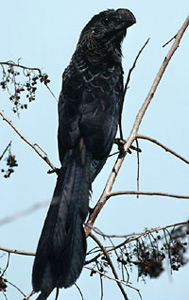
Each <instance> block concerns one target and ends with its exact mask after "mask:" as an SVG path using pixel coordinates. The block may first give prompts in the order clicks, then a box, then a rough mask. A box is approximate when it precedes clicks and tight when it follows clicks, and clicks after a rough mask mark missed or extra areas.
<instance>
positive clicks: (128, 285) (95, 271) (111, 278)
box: [84, 266, 142, 299]
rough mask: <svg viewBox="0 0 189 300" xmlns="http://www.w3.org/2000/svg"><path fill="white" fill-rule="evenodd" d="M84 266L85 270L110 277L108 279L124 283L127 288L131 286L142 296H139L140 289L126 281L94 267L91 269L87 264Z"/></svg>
mask: <svg viewBox="0 0 189 300" xmlns="http://www.w3.org/2000/svg"><path fill="white" fill-rule="evenodd" d="M84 268H85V269H87V270H90V271H92V272H94V273H98V274H100V275H101V276H104V277H106V278H108V279H110V280H114V281H116V282H119V283H121V284H122V285H125V286H127V287H128V288H131V289H133V290H135V291H137V292H138V294H139V296H140V298H141V299H142V296H141V294H140V290H139V289H137V288H136V287H134V286H132V285H130V284H128V283H126V282H125V281H123V280H119V279H115V278H113V277H111V276H108V275H107V274H106V273H103V272H101V271H99V270H96V269H93V268H90V267H87V266H84Z"/></svg>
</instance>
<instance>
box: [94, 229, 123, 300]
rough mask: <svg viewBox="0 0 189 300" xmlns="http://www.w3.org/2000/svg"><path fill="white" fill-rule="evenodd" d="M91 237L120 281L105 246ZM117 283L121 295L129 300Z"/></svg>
mask: <svg viewBox="0 0 189 300" xmlns="http://www.w3.org/2000/svg"><path fill="white" fill-rule="evenodd" d="M90 237H91V238H92V239H93V240H94V241H95V242H96V243H97V245H98V246H99V247H100V249H101V250H102V251H103V253H104V255H105V257H106V259H107V262H108V264H109V266H110V268H111V270H112V273H113V274H114V277H115V279H117V280H119V278H118V275H117V273H116V270H115V268H114V265H113V263H112V261H111V258H110V256H109V254H108V253H107V251H106V249H105V248H104V246H103V245H102V244H101V242H100V241H99V240H98V239H97V237H96V236H95V235H94V234H92V233H90ZM116 282H117V285H118V287H119V289H120V290H121V293H122V294H123V297H124V299H126V300H128V296H127V294H126V292H125V290H124V289H123V287H122V285H121V283H120V282H119V281H116Z"/></svg>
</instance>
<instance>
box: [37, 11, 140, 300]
mask: <svg viewBox="0 0 189 300" xmlns="http://www.w3.org/2000/svg"><path fill="white" fill-rule="evenodd" d="M135 22H136V21H135V17H134V15H133V14H132V13H131V12H130V11H129V10H127V9H118V10H113V9H111V10H106V11H103V12H101V13H99V14H98V15H95V16H94V17H93V18H92V19H91V21H90V22H89V23H88V24H87V25H86V26H85V28H84V29H83V31H82V32H81V35H80V39H79V42H78V44H77V48H76V51H75V53H74V54H73V56H72V59H71V62H70V64H69V66H68V67H67V68H66V70H65V71H64V73H63V85H62V91H61V93H60V97H59V104H58V110H59V129H58V147H59V157H60V161H61V164H62V167H61V170H60V172H59V175H58V179H57V185H56V188H55V191H54V195H53V199H52V202H51V205H50V208H49V211H48V214H47V217H46V220H45V223H44V227H43V230H42V234H41V237H40V240H39V244H38V248H37V253H36V257H35V261H34V266H33V274H32V282H33V288H34V290H35V291H36V292H38V291H41V294H40V295H39V297H38V299H41V300H42V299H46V298H47V297H48V295H49V294H50V293H51V291H52V290H53V289H54V288H56V287H57V288H61V287H64V288H67V287H69V286H71V285H72V284H74V283H75V281H76V280H77V278H78V277H79V275H80V273H81V270H82V267H83V264H84V261H85V255H86V238H85V234H84V229H83V222H84V221H85V219H86V217H87V214H88V206H89V196H90V190H91V185H92V182H93V180H94V179H95V177H96V176H97V174H98V173H99V172H100V170H101V169H102V167H103V165H104V163H105V162H106V160H107V158H108V155H109V153H110V151H111V147H112V144H113V142H114V139H115V135H116V130H117V125H118V119H119V112H120V103H121V99H122V97H123V69H122V64H121V60H122V54H121V42H122V40H123V38H124V36H125V34H126V29H127V28H128V27H129V26H131V25H133V24H134V23H135Z"/></svg>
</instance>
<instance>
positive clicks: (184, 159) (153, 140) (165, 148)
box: [136, 134, 189, 164]
mask: <svg viewBox="0 0 189 300" xmlns="http://www.w3.org/2000/svg"><path fill="white" fill-rule="evenodd" d="M136 138H138V139H143V140H147V141H150V142H152V143H154V144H156V145H158V146H160V147H161V148H163V149H164V150H165V151H167V152H170V153H171V154H173V155H174V156H176V157H177V158H179V159H181V160H182V161H184V162H185V163H187V164H189V160H188V159H186V158H185V157H183V156H181V155H180V154H178V153H177V152H175V151H173V150H172V149H171V148H168V147H167V146H165V145H164V144H162V143H161V142H159V141H158V140H156V139H154V138H151V137H149V136H146V135H143V134H137V136H136Z"/></svg>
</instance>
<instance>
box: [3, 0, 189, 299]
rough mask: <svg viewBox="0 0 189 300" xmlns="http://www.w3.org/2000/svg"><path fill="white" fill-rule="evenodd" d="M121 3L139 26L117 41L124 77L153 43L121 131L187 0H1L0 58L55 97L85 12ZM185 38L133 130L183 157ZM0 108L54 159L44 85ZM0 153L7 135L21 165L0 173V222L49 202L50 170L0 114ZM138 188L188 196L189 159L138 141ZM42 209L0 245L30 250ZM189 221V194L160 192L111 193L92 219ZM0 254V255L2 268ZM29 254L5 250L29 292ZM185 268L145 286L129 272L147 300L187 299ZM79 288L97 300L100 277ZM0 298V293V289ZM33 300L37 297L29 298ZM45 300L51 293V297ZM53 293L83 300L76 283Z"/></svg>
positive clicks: (133, 223) (139, 224)
mask: <svg viewBox="0 0 189 300" xmlns="http://www.w3.org/2000/svg"><path fill="white" fill-rule="evenodd" d="M119 7H120V8H122V7H123V8H128V9H130V10H131V11H132V12H133V13H134V14H135V16H136V19H137V24H136V25H135V26H133V27H131V28H129V29H128V34H127V37H126V39H125V41H124V43H123V56H124V59H123V66H124V70H125V74H127V72H128V69H129V68H130V66H131V65H132V63H133V60H134V58H135V57H136V54H137V53H138V51H139V49H140V48H141V46H142V45H143V44H144V42H145V40H146V39H147V38H148V37H150V38H151V40H150V43H149V44H148V46H147V48H146V49H145V51H144V52H143V54H142V56H141V58H140V61H139V62H138V64H137V68H136V69H135V70H134V72H133V75H132V81H131V82H130V89H129V90H128V94H127V99H126V103H125V108H124V123H123V124H124V125H123V126H124V135H125V138H127V136H128V134H129V130H130V129H131V127H132V124H133V121H134V119H135V116H136V113H137V111H138V109H139V107H140V106H141V104H142V102H143V101H144V99H145V97H146V94H147V92H148V90H149V88H150V86H151V84H152V81H153V79H154V76H155V75H156V73H157V71H158V69H159V66H160V64H161V62H162V60H163V58H164V56H165V55H166V53H167V51H168V49H169V47H170V45H168V46H167V47H165V48H162V45H163V44H164V43H165V42H166V41H168V40H169V39H170V38H171V37H172V36H174V35H175V33H176V32H177V30H178V29H179V28H180V26H181V25H182V23H183V22H184V20H185V18H186V17H187V15H188V8H189V4H188V1H187V0H181V1H177V0H172V1H171V0H167V1H163V0H158V1H150V0H144V1H136V0H132V1H131V0H128V1H124V0H116V1H113V0H103V1H99V0H96V1H94V2H90V1H86V0H80V1H78V2H76V1H73V0H71V1H67V2H64V1H60V0H54V1H49V0H46V1H44V0H41V1H38V0H33V1H31V2H29V1H24V0H17V1H6V2H5V1H3V2H2V3H1V18H0V28H1V50H0V60H1V61H6V60H15V61H16V60H17V59H18V58H20V57H21V58H22V61H21V62H22V64H24V65H28V66H32V67H39V68H43V70H44V71H45V72H47V73H48V74H49V77H50V79H51V83H50V87H51V89H52V90H53V92H54V93H55V95H56V96H57V97H58V95H59V92H60V87H61V75H62V72H63V70H64V68H65V67H66V66H67V65H68V64H69V61H70V58H71V55H72V53H73V52H74V50H75V46H76V43H77V41H78V37H79V34H80V32H81V30H82V28H83V27H84V25H85V24H86V23H87V22H88V21H89V19H90V18H91V17H92V16H93V15H94V14H95V13H98V12H99V11H101V10H104V9H107V8H119ZM188 53H189V39H188V32H186V34H185V36H184V37H183V39H182V41H181V45H180V47H179V49H178V50H177V52H176V54H175V55H174V57H173V59H172V60H171V62H170V64H169V67H168V69H167V70H166V73H165V75H164V77H163V80H162V82H161V85H160V86H159V88H158V90H157V93H156V95H155V97H154V99H153V101H152V103H151V105H150V107H149V109H148V111H147V113H146V115H145V118H144V120H143V122H142V125H141V127H140V133H142V134H145V135H149V136H151V137H154V138H156V139H158V140H160V141H161V142H162V143H164V144H166V145H167V146H168V147H171V148H173V149H174V150H175V151H177V152H178V153H180V154H181V155H183V156H185V157H189V139H188V136H187V135H186V133H187V132H188V129H189V126H188V111H189V96H188V95H189V82H188V81H189V80H188V73H189V64H188ZM0 97H1V105H0V108H1V109H3V110H4V112H5V113H6V114H7V116H8V117H9V118H10V119H11V120H12V121H13V122H14V123H15V124H16V126H17V127H18V128H19V129H20V130H21V131H22V132H23V134H24V135H25V136H27V137H28V138H29V139H30V140H31V141H33V142H35V143H38V144H39V145H40V146H41V147H42V148H43V149H44V150H45V151H46V152H47V153H48V156H49V158H50V160H51V161H52V162H53V163H54V164H55V165H56V166H59V162H58V155H57V140H56V135H57V103H56V101H55V99H54V98H53V97H52V96H51V95H50V93H49V92H48V90H47V89H46V88H45V87H40V88H39V90H38V92H37V94H36V101H35V102H34V103H31V104H30V105H29V108H28V110H26V111H24V112H23V113H22V114H21V116H20V119H18V118H17V117H16V116H15V115H14V114H13V113H12V112H11V111H10V108H11V106H10V104H9V103H8V95H7V94H6V93H1V96H0ZM0 122H1V126H0V137H1V143H0V153H1V152H2V150H3V148H4V147H5V146H6V145H7V144H8V142H9V140H10V139H11V140H13V142H14V143H13V150H14V152H15V153H16V155H17V159H18V162H19V168H18V169H17V170H16V172H15V174H13V175H12V176H11V178H10V179H8V180H4V179H2V177H1V178H0V186H1V211H0V219H1V218H3V217H5V216H7V215H11V214H13V213H15V212H17V211H20V210H22V209H24V208H27V207H29V206H31V205H32V204H35V203H36V202H41V201H46V200H47V201H50V200H51V196H52V193H53V189H54V186H55V181H56V176H55V175H47V173H46V172H47V170H48V166H47V165H46V164H45V163H44V162H43V161H42V160H41V159H40V158H39V157H38V156H37V155H36V154H35V153H34V151H33V150H32V149H30V148H29V147H28V146H27V145H26V144H25V143H24V142H23V141H22V140H21V139H20V138H19V137H17V136H16V135H15V133H14V132H13V131H12V129H11V128H9V127H8V126H7V124H5V122H2V120H0ZM140 146H141V148H142V151H143V152H142V154H141V163H140V169H141V174H140V189H141V190H143V191H161V192H172V193H180V194H189V176H188V166H187V165H186V164H184V163H183V162H181V161H179V160H177V159H176V158H174V157H172V156H171V155H170V154H168V153H165V152H164V151H163V150H161V149H160V148H157V147H155V146H154V145H152V144H149V143H148V142H141V143H140ZM113 162H114V158H111V159H110V160H109V161H108V163H107V165H106V166H105V168H104V170H103V171H102V174H100V176H99V177H98V178H97V180H96V182H95V184H94V185H93V197H92V200H91V201H92V203H91V204H92V206H93V205H94V204H95V203H96V201H97V199H98V196H99V195H100V192H101V190H102V188H103V186H104V184H105V182H106V179H107V176H108V174H109V170H110V168H111V166H112V164H113ZM136 166H137V163H136V154H134V153H133V154H132V155H129V156H128V157H127V158H126V160H125V162H124V165H123V167H122V170H121V172H120V174H119V176H118V178H117V181H116V184H115V187H114V190H115V191H116V190H132V189H136ZM46 211H47V207H46V208H44V209H40V210H39V211H37V212H36V213H34V214H32V215H29V216H26V217H23V218H20V219H19V220H17V221H15V222H12V223H9V224H8V225H5V226H2V227H1V228H0V236H1V240H0V244H1V245H2V246H4V247H9V248H15V249H22V250H28V251H35V249H36V245H37V241H38V238H39V234H40V231H41V227H42V225H43V221H44V218H45V215H46ZM188 218H189V203H188V200H178V199H170V198H169V199H168V198H160V197H153V198H151V197H140V199H136V198H135V197H132V196H125V197H124V196H123V197H116V198H114V199H113V198H112V199H111V200H109V202H108V203H107V205H106V207H105V208H104V209H103V211H102V212H101V215H100V216H99V218H98V220H97V222H96V224H95V225H96V226H97V227H98V228H100V229H101V230H102V231H104V232H106V233H109V234H111V233H114V234H115V233H117V234H128V233H131V232H133V231H140V232H141V231H142V230H143V229H144V228H145V227H156V226H163V225H166V224H171V223H174V222H180V221H185V220H187V219H188ZM3 262H4V263H5V258H4V260H3V259H0V267H3V266H2V263H3ZM32 263H33V258H28V257H21V256H16V255H11V263H10V268H9V269H8V271H7V278H8V279H9V280H10V281H12V282H13V283H15V284H16V285H18V286H19V287H20V288H21V289H22V290H23V291H24V292H25V293H29V292H30V290H31V268H32ZM188 277H189V271H188V265H187V266H186V267H184V268H183V269H181V270H180V271H179V272H178V273H176V272H175V273H173V276H170V274H169V271H166V272H164V273H163V275H162V276H161V277H160V278H159V279H157V280H153V279H152V280H147V284H144V283H143V282H136V273H133V275H132V276H131V279H132V280H133V284H134V286H136V287H137V288H140V291H141V294H142V296H143V299H144V300H148V299H150V300H155V299H159V300H160V299H162V300H163V299H166V300H167V299H170V300H174V299H175V300H176V299H182V300H186V299H188V295H189V292H188ZM77 283H78V285H79V286H80V288H81V289H82V291H83V294H84V298H85V299H87V300H93V299H99V297H100V296H99V295H100V289H99V278H98V277H97V276H96V277H93V278H91V277H89V272H88V271H86V270H85V271H83V272H82V275H81V277H80V278H79V280H78V282H77ZM127 292H128V295H129V296H130V298H129V299H131V300H134V299H139V297H138V295H137V293H136V292H134V291H132V290H129V289H127ZM8 297H9V299H22V296H21V295H20V294H19V293H18V292H17V291H16V290H15V289H14V288H11V287H10V288H8ZM0 299H4V297H3V295H1V294H0ZM31 299H35V297H33V298H31ZM49 299H53V297H52V296H51V297H50V298H49ZM60 299H68V300H73V299H74V300H75V299H80V296H79V294H78V291H77V290H76V288H75V287H72V288H70V289H67V290H62V291H61V293H60ZM111 299H112V300H115V299H121V295H120V293H119V290H118V288H117V286H116V285H115V283H114V282H110V281H109V280H108V279H106V280H105V283H104V300H111Z"/></svg>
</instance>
